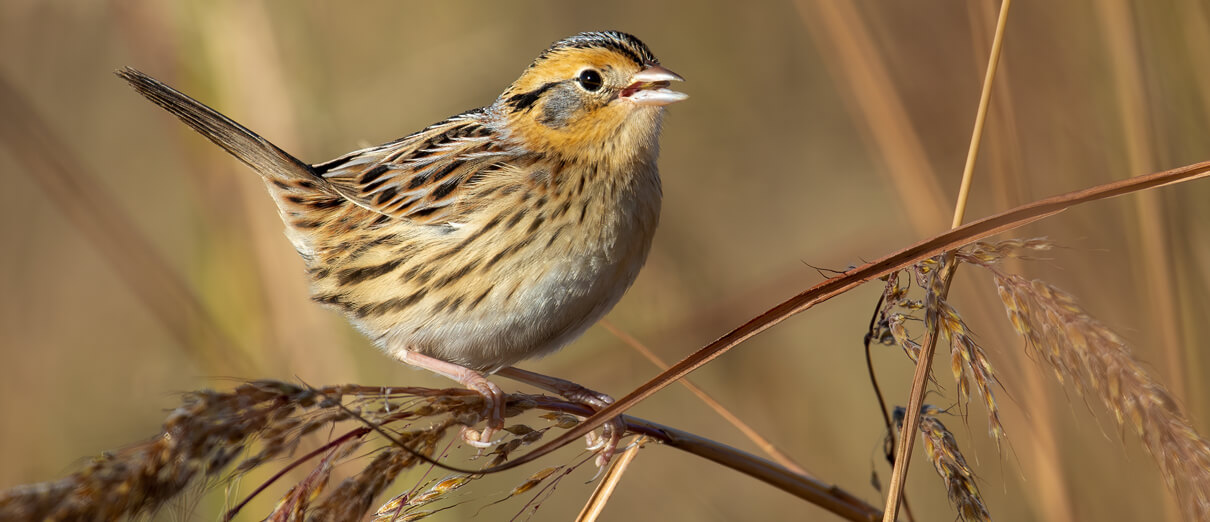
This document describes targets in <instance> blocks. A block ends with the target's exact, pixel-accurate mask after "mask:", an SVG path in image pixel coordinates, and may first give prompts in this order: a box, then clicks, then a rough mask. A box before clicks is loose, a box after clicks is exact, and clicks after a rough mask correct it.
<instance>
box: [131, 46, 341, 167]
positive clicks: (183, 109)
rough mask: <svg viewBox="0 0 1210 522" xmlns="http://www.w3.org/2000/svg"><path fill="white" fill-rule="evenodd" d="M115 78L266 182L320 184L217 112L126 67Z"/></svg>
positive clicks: (291, 159) (290, 159) (280, 152)
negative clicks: (172, 115) (254, 171)
mask: <svg viewBox="0 0 1210 522" xmlns="http://www.w3.org/2000/svg"><path fill="white" fill-rule="evenodd" d="M115 74H117V75H118V77H119V78H122V79H123V80H126V82H127V83H129V84H130V86H131V87H134V89H135V90H136V91H138V92H139V94H142V95H143V96H144V97H146V98H147V99H148V100H151V101H153V102H155V104H156V105H159V106H160V107H163V108H165V109H167V110H168V112H171V113H172V114H174V115H176V117H177V118H180V119H181V121H183V122H185V124H186V125H189V126H190V127H193V129H194V130H196V131H198V132H200V133H201V134H202V135H203V136H205V137H207V138H209V139H210V141H213V142H214V143H216V144H218V146H220V147H222V148H223V149H224V150H226V151H227V152H229V153H231V155H232V156H235V157H236V158H239V159H240V161H243V162H244V163H247V164H248V165H249V166H251V167H252V168H253V169H255V170H256V172H258V173H259V174H260V175H261V176H264V177H265V178H266V179H267V180H273V179H279V178H284V179H287V180H303V179H305V180H311V181H318V182H321V183H322V180H321V178H320V177H319V176H317V175H316V174H315V171H314V170H313V169H312V168H311V166H310V165H307V164H306V163H303V162H302V161H299V159H298V158H295V157H294V156H291V155H290V154H289V153H287V152H286V151H284V150H281V149H279V148H277V146H276V145H274V144H272V143H269V140H266V139H264V138H262V137H260V136H258V135H257V134H256V133H255V132H252V131H250V130H248V129H247V128H246V127H244V126H243V125H240V124H238V123H236V122H234V121H232V120H231V118H228V117H226V116H223V115H222V114H219V112H218V111H216V110H214V109H211V108H210V107H207V106H206V105H204V104H203V103H202V102H199V101H197V100H195V99H193V98H190V97H189V96H186V95H185V94H183V93H181V92H180V91H178V90H176V89H173V88H172V87H169V86H167V85H165V84H164V83H163V82H160V81H159V80H157V79H155V78H152V77H150V76H147V75H146V74H143V73H142V72H140V71H138V70H136V69H133V68H130V67H126V68H124V69H122V70H120V71H116V72H115Z"/></svg>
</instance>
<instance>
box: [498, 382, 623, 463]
mask: <svg viewBox="0 0 1210 522" xmlns="http://www.w3.org/2000/svg"><path fill="white" fill-rule="evenodd" d="M497 374H498V375H502V376H505V377H508V378H510V379H515V380H518V381H521V382H524V383H528V384H531V385H533V386H537V387H539V388H542V389H544V390H548V391H552V392H555V393H557V394H559V395H561V396H563V398H565V399H567V400H569V401H571V402H574V403H577V404H583V405H585V406H588V407H590V408H592V409H593V410H594V411H601V410H602V409H604V408H605V407H607V406H609V405H610V404H613V397H610V396H608V395H605V394H604V393H601V392H597V391H593V390H590V389H588V388H585V387H583V386H580V385H579V384H576V383H574V382H571V381H567V380H563V379H559V378H557V377H550V376H547V375H542V374H540V373H534V372H530V371H526V370H522V369H520V368H516V367H508V368H503V369H501V370H499V371H498V372H497ZM625 434H626V423H625V422H624V421H623V420H622V418H621V417H614V418H613V419H610V420H609V421H608V422H606V423H605V424H604V425H603V426H602V427H601V434H600V435H598V434H597V433H596V432H595V431H594V432H590V433H588V434H587V435H585V436H584V440H585V442H586V443H587V444H588V451H593V452H596V453H597V458H596V462H597V466H604V465H605V464H608V463H609V459H611V458H613V455H614V453H616V452H617V449H618V444H619V443H620V442H621V441H622V436H623V435H625Z"/></svg>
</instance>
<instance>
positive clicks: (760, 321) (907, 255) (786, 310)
mask: <svg viewBox="0 0 1210 522" xmlns="http://www.w3.org/2000/svg"><path fill="white" fill-rule="evenodd" d="M1206 176H1210V161H1205V162H1201V163H1194V164H1191V165H1186V166H1183V167H1178V168H1175V169H1171V170H1166V171H1163V172H1155V173H1152V174H1146V175H1142V176H1136V177H1133V178H1129V179H1124V180H1118V181H1114V182H1110V183H1105V184H1102V185H1097V186H1094V187H1089V188H1086V189H1082V190H1077V191H1073V192H1068V193H1066V194H1060V195H1058V196H1051V197H1049V198H1045V199H1041V200H1038V201H1035V202H1033V203H1028V204H1025V205H1021V206H1019V207H1016V208H1012V209H1009V210H1006V211H1004V212H1001V213H999V214H995V215H992V216H988V217H985V218H983V219H980V220H977V221H974V222H971V223H968V224H966V225H963V226H961V227H958V228H956V229H953V230H949V231H947V232H944V233H941V234H938V235H936V236H933V237H931V238H928V239H924V240H922V241H919V242H917V243H915V244H913V245H911V246H909V247H907V248H904V249H901V250H899V251H897V252H894V253H892V254H889V255H886V256H884V257H882V258H880V259H878V260H876V261H872V262H869V263H866V264H865V265H862V266H860V267H858V268H854V269H852V270H849V271H847V272H845V273H843V274H841V275H839V276H836V277H833V278H832V279H828V280H826V281H823V282H821V283H819V284H817V285H815V286H813V287H811V288H809V289H807V290H804V291H803V292H801V293H799V294H798V295H795V296H793V297H791V298H789V299H787V300H785V301H783V302H782V303H780V304H778V305H776V306H774V307H773V308H770V309H769V310H767V311H765V312H764V313H762V314H760V315H758V316H756V317H754V318H753V319H751V320H749V321H748V322H746V323H744V324H743V325H740V326H739V327H737V328H735V329H734V330H732V331H731V332H729V333H727V334H726V335H724V336H722V337H720V338H718V339H717V340H715V341H714V342H712V343H710V344H708V345H706V346H705V347H703V348H701V349H699V350H698V351H696V352H694V353H693V354H691V355H689V356H688V357H686V358H685V359H682V360H681V361H680V362H678V363H676V364H674V365H673V366H672V367H671V368H669V369H668V370H665V371H663V372H661V373H660V374H659V375H657V376H655V377H654V378H652V379H651V380H649V381H648V382H646V383H644V384H643V385H641V386H639V387H638V388H636V389H635V390H634V391H632V392H631V393H630V394H628V395H626V396H625V397H622V398H621V399H618V401H617V402H615V403H613V404H612V405H610V406H609V407H607V408H604V409H602V410H601V411H599V412H597V413H596V414H595V415H593V416H592V417H589V418H588V419H586V420H585V421H584V422H582V423H581V424H580V425H579V426H576V427H575V428H573V429H571V430H568V431H567V432H566V433H564V434H563V435H561V436H559V437H557V438H555V439H554V440H551V441H549V442H547V443H546V444H543V445H542V446H540V447H538V448H536V449H534V450H533V451H531V452H529V453H527V454H525V455H522V456H520V457H518V458H516V459H515V460H512V461H509V462H508V463H506V464H503V465H501V466H500V467H498V468H494V469H508V468H512V467H516V466H520V465H522V464H525V463H527V462H531V461H533V460H534V459H537V458H539V457H541V456H542V455H545V454H547V453H549V452H551V451H553V450H554V449H555V448H559V447H562V446H564V445H566V444H568V443H570V442H572V441H574V440H576V439H578V438H579V437H582V436H584V435H585V434H587V433H588V432H589V431H592V430H594V429H596V428H597V427H599V426H600V425H601V424H604V423H605V422H607V421H608V420H609V419H611V418H613V417H616V416H617V415H619V414H621V413H622V412H624V411H626V410H628V409H630V408H631V407H633V406H634V405H635V404H638V403H639V402H642V401H643V400H645V399H647V398H648V397H650V396H652V395H653V394H655V393H656V392H657V391H659V390H661V389H663V388H665V387H667V386H668V385H670V384H672V383H673V382H676V381H677V380H678V379H680V378H682V377H684V376H686V375H688V374H689V373H691V372H693V371H694V370H696V369H698V368H701V367H702V366H704V365H706V364H707V363H709V362H710V361H713V360H714V359H716V358H718V357H719V356H721V355H722V354H724V353H726V352H727V351H729V350H731V349H732V348H734V347H736V346H738V345H739V344H740V343H743V342H744V341H746V340H748V339H751V338H752V337H754V336H756V335H758V334H760V333H761V332H764V331H765V330H768V329H769V328H772V327H773V326H776V325H778V324H780V323H781V322H782V321H785V320H786V319H789V318H790V317H792V316H794V315H797V314H799V313H801V312H804V311H806V310H808V309H810V308H811V307H813V306H815V305H817V304H819V303H822V302H824V301H827V300H829V299H831V298H833V297H836V296H838V295H841V294H843V293H845V292H847V291H849V290H851V289H853V288H855V287H857V286H858V285H861V284H862V283H865V282H867V281H870V280H872V279H875V278H878V277H882V276H884V275H886V274H889V273H891V272H894V271H897V270H901V269H903V268H906V267H908V266H911V265H913V264H916V263H919V262H920V261H923V260H925V259H928V258H930V257H933V256H936V255H938V254H941V253H943V252H948V251H950V250H954V249H955V248H958V247H960V246H962V245H965V244H968V243H971V242H974V241H978V240H980V239H983V238H986V237H989V236H992V235H995V234H999V233H1001V232H1006V231H1009V230H1012V229H1015V228H1017V227H1021V226H1023V225H1026V224H1029V223H1033V222H1035V221H1038V220H1040V219H1043V218H1046V217H1049V216H1051V215H1054V214H1057V213H1059V212H1062V211H1064V210H1066V209H1068V208H1071V207H1073V206H1077V205H1081V204H1084V203H1089V202H1092V201H1099V200H1102V199H1108V198H1112V197H1116V196H1121V195H1124V194H1131V193H1134V192H1139V191H1142V190H1149V189H1153V188H1156V187H1162V186H1165V185H1171V184H1176V183H1183V182H1186V181H1190V180H1194V179H1199V178H1202V177H1206Z"/></svg>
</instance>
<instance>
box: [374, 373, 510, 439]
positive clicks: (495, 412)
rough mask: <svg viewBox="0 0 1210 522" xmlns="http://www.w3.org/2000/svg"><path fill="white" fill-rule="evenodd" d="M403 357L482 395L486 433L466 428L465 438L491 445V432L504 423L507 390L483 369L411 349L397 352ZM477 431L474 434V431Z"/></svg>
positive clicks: (484, 429)
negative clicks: (484, 374)
mask: <svg viewBox="0 0 1210 522" xmlns="http://www.w3.org/2000/svg"><path fill="white" fill-rule="evenodd" d="M396 354H397V356H398V357H399V359H400V360H402V361H403V362H405V363H408V364H410V365H412V366H415V367H417V368H424V369H426V370H429V371H431V372H433V373H436V374H439V375H444V376H446V377H449V378H451V379H453V380H455V381H458V383H460V384H462V385H463V386H466V387H467V388H470V389H472V390H474V391H476V392H479V395H482V396H483V404H484V406H485V409H486V411H485V412H484V414H485V415H486V416H487V426H486V427H485V428H483V433H481V434H480V433H476V432H474V431H472V430H469V429H464V430H463V432H462V439H463V440H465V441H466V443H467V444H470V445H472V446H475V447H477V448H487V447H491V439H492V435H494V434H495V432H496V431H498V430H500V429H501V428H503V427H504V392H502V391H500V387H499V386H496V385H495V383H493V382H491V381H489V380H487V378H486V377H484V376H483V374H482V373H479V372H477V371H475V370H472V369H470V368H467V367H464V366H459V365H457V364H454V363H451V362H446V361H443V360H441V359H437V358H433V357H429V356H427V355H424V354H420V353H416V352H413V351H410V350H404V351H402V352H396ZM472 434H474V435H472Z"/></svg>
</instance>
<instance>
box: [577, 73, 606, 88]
mask: <svg viewBox="0 0 1210 522" xmlns="http://www.w3.org/2000/svg"><path fill="white" fill-rule="evenodd" d="M576 81H577V82H579V84H580V87H583V88H584V90H586V91H589V92H595V91H598V90H600V89H601V73H599V72H597V71H596V69H584V70H583V71H580V75H579V76H577V77H576Z"/></svg>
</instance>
